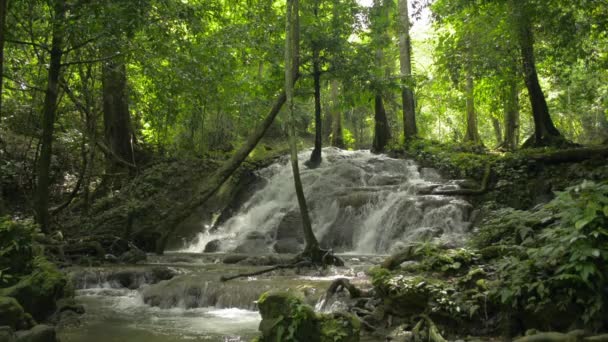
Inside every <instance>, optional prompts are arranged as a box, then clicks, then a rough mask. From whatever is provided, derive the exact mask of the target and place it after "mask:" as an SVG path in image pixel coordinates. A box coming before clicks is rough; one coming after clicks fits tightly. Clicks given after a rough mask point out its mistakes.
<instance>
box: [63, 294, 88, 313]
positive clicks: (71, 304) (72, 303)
mask: <svg viewBox="0 0 608 342" xmlns="http://www.w3.org/2000/svg"><path fill="white" fill-rule="evenodd" d="M57 311H58V312H60V313H61V312H66V311H72V312H75V313H77V314H79V315H82V314H83V313H84V312H85V310H84V305H82V304H78V303H76V300H74V298H64V299H60V300H58V301H57Z"/></svg>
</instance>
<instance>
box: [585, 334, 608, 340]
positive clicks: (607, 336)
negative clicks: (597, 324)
mask: <svg viewBox="0 0 608 342" xmlns="http://www.w3.org/2000/svg"><path fill="white" fill-rule="evenodd" d="M583 341H586V342H608V334H601V335H597V336H591V337H586V338H584V339H583Z"/></svg>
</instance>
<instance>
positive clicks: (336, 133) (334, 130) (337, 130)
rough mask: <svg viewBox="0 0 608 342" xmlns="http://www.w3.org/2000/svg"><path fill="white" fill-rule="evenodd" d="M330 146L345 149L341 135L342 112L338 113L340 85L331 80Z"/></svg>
mask: <svg viewBox="0 0 608 342" xmlns="http://www.w3.org/2000/svg"><path fill="white" fill-rule="evenodd" d="M330 86H331V90H330V94H331V145H332V146H334V147H337V148H345V147H346V146H345V145H344V134H343V133H342V112H341V111H340V97H339V93H340V83H339V82H338V80H331V83H330Z"/></svg>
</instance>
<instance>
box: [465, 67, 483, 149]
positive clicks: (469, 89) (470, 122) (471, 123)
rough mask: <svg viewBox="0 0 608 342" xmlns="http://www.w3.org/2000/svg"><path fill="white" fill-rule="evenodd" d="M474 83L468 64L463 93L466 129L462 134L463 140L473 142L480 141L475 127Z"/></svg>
mask: <svg viewBox="0 0 608 342" xmlns="http://www.w3.org/2000/svg"><path fill="white" fill-rule="evenodd" d="M474 90H475V84H474V83H473V72H472V66H470V64H469V65H468V66H467V75H466V85H465V93H466V102H467V103H466V105H467V120H466V122H467V131H466V134H465V136H464V140H465V141H470V142H473V143H481V138H480V137H479V130H478V129H477V113H475V93H474Z"/></svg>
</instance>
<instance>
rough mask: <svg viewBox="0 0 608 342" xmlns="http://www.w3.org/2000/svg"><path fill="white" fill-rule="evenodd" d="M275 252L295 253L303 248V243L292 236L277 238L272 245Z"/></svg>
mask: <svg viewBox="0 0 608 342" xmlns="http://www.w3.org/2000/svg"><path fill="white" fill-rule="evenodd" d="M272 248H273V249H274V251H275V252H277V253H289V254H297V253H300V252H302V251H303V250H304V245H303V244H302V243H301V242H300V241H298V240H297V239H294V238H289V239H282V240H278V241H277V242H276V243H275V244H274V246H273V247H272Z"/></svg>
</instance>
